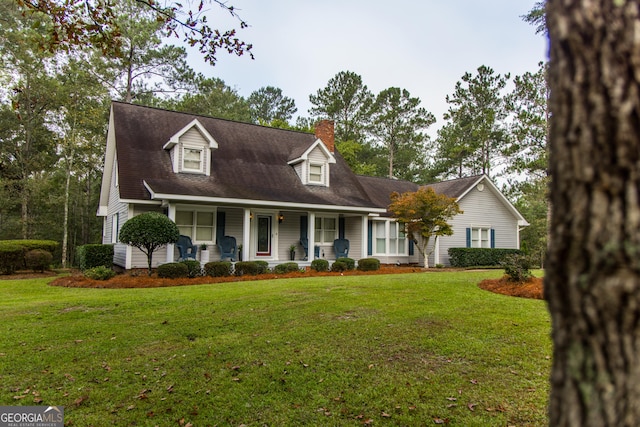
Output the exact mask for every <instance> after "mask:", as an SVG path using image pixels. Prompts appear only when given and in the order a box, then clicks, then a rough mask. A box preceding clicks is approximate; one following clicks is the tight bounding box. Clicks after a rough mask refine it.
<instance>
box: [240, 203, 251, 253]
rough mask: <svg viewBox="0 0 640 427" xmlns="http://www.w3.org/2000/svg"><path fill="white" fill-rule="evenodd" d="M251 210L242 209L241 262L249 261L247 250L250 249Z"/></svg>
mask: <svg viewBox="0 0 640 427" xmlns="http://www.w3.org/2000/svg"><path fill="white" fill-rule="evenodd" d="M250 245H251V209H248V208H244V216H243V218H242V253H241V254H238V256H239V257H240V256H242V260H243V261H249V249H250V248H251V246H250Z"/></svg>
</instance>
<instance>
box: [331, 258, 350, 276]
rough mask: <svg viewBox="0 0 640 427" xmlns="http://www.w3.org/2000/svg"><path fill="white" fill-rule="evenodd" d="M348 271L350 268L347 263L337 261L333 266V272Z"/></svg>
mask: <svg viewBox="0 0 640 427" xmlns="http://www.w3.org/2000/svg"><path fill="white" fill-rule="evenodd" d="M343 259H344V258H343ZM348 269H349V266H348V265H347V263H346V262H344V261H340V260H336V262H334V263H333V265H332V266H331V271H335V272H338V273H341V272H343V271H347V270H348Z"/></svg>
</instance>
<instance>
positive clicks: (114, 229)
mask: <svg viewBox="0 0 640 427" xmlns="http://www.w3.org/2000/svg"><path fill="white" fill-rule="evenodd" d="M119 232H120V214H119V213H116V214H113V217H111V243H118V233H119Z"/></svg>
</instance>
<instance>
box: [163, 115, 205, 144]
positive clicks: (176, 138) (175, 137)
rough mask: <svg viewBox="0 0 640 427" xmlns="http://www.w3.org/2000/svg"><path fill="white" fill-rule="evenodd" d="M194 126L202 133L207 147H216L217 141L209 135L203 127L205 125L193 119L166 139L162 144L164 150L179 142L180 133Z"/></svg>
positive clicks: (182, 133)
mask: <svg viewBox="0 0 640 427" xmlns="http://www.w3.org/2000/svg"><path fill="white" fill-rule="evenodd" d="M194 127H195V128H196V129H198V131H199V132H200V134H202V137H203V138H204V139H205V140H206V141H207V143H208V144H209V148H218V142H217V141H216V140H215V139H214V138H213V136H211V134H210V133H209V132H208V131H207V130H206V129H205V127H204V126H203V125H202V123H200V121H199V120H198V119H193V120H192V121H191V123H189V124H188V125H186V126H185V127H183V128H182V129H180V130H179V131H178V132H176V133H175V134H174V135H173V136H172V137H171V138H169V141H167V142H166V143H165V144H164V145H163V146H162V148H163V149H165V150H167V149H170V148H173V146H174V145H176V144H179V143H180V137H181V136H182V135H184V134H185V133H187V132H188V131H190V130H191V129H192V128H194Z"/></svg>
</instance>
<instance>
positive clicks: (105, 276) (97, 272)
mask: <svg viewBox="0 0 640 427" xmlns="http://www.w3.org/2000/svg"><path fill="white" fill-rule="evenodd" d="M115 275H116V272H115V271H113V270H112V269H111V268H109V267H105V266H104V265H99V266H97V267H93V268H89V269H87V270H85V271H84V276H85V277H87V278H89V279H93V280H109V279H111V278H112V277H114V276H115Z"/></svg>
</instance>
